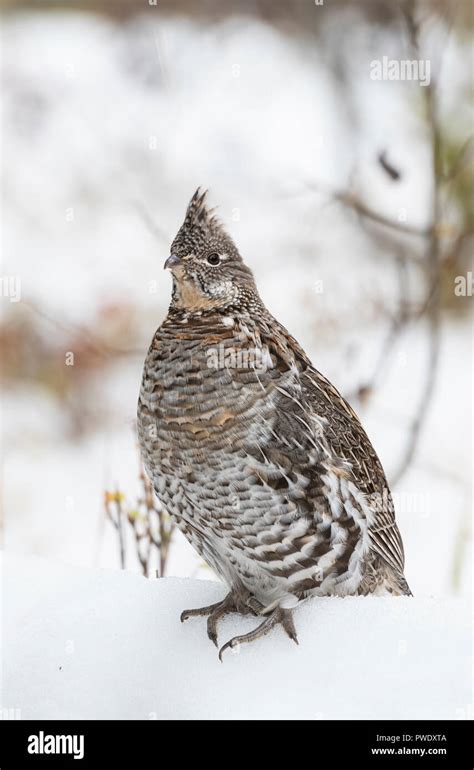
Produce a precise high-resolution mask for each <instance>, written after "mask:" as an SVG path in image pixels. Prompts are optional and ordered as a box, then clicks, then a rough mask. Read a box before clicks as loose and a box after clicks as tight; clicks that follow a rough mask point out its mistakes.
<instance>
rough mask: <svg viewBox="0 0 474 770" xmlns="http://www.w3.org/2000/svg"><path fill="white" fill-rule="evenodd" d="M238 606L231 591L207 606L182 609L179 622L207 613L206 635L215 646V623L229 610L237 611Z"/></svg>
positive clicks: (229, 611)
mask: <svg viewBox="0 0 474 770" xmlns="http://www.w3.org/2000/svg"><path fill="white" fill-rule="evenodd" d="M238 611H239V610H238V608H237V606H236V603H235V599H234V597H233V595H232V592H231V593H228V594H227V596H226V597H225V598H224V599H223V600H222V601H221V602H216V603H215V604H210V605H208V606H207V607H199V608H198V609H195V610H184V611H183V612H182V613H181V623H184V621H185V620H187V619H188V618H192V617H202V616H203V615H208V616H209V617H208V619H207V635H208V637H209V639H210V640H211V642H213V644H215V645H216V647H217V624H218V622H219V620H220V619H221V618H223V617H224V615H228V614H229V613H231V612H238Z"/></svg>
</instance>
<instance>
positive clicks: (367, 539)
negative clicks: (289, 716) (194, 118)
mask: <svg viewBox="0 0 474 770" xmlns="http://www.w3.org/2000/svg"><path fill="white" fill-rule="evenodd" d="M165 266H167V267H170V269H171V270H172V273H173V295H172V301H171V305H170V308H169V312H168V315H167V317H166V319H165V321H164V322H163V324H162V325H161V326H160V327H159V329H158V330H157V332H156V334H155V336H154V338H153V341H152V343H151V346H150V349H149V351H148V355H147V357H146V361H145V367H144V372H143V381H142V386H141V391H140V397H139V404H138V433H139V441H140V447H141V452H142V457H143V461H144V464H145V468H146V471H147V473H148V475H149V477H150V479H151V482H152V484H153V486H154V488H155V491H156V494H157V495H158V497H159V498H160V500H161V501H162V503H163V505H164V506H165V507H166V509H167V510H168V512H169V513H170V515H171V516H172V517H173V518H174V519H175V521H176V523H177V525H178V527H179V528H180V529H181V530H182V532H184V534H185V536H186V537H187V538H188V540H189V541H190V542H191V544H192V545H193V546H194V548H195V549H196V550H197V551H198V552H199V553H200V554H201V555H202V556H203V558H204V559H205V560H206V561H207V562H208V563H209V564H210V565H211V566H212V567H213V568H214V570H215V571H216V572H217V573H218V574H219V575H220V576H221V577H222V579H223V581H224V582H225V583H226V584H227V585H228V587H229V594H228V596H227V597H226V598H225V600H224V601H223V602H222V603H219V604H218V605H215V606H213V607H206V608H202V609H201V610H190V611H185V612H184V613H183V616H182V619H185V618H186V617H189V616H190V615H194V614H209V619H208V633H209V636H210V638H211V639H212V640H213V641H215V642H216V643H217V622H218V620H219V618H220V617H222V615H223V614H225V613H227V612H241V613H243V614H248V613H251V614H254V615H262V616H264V620H263V622H262V623H261V625H260V626H259V627H258V628H257V629H256V631H255V632H252V633H251V634H247V635H245V636H242V637H236V638H235V639H234V640H231V641H230V642H228V643H227V645H224V647H223V648H222V650H223V649H225V648H226V647H228V646H234V645H235V644H237V643H240V642H248V641H251V640H252V639H255V638H258V637H259V636H261V635H262V634H264V633H267V631H269V630H270V629H271V628H272V627H273V626H274V625H275V624H277V623H281V624H282V625H283V627H284V628H285V630H286V631H287V633H288V634H289V636H290V637H291V638H293V639H294V640H295V641H296V633H295V630H294V625H293V621H292V618H291V609H292V608H293V607H295V606H296V605H297V604H298V603H300V602H301V601H302V600H304V599H306V598H308V597H312V596H330V595H338V596H344V595H349V594H351V595H353V594H368V593H386V592H389V593H392V594H409V593H410V591H409V588H408V585H407V583H406V581H405V578H404V575H403V568H404V556H403V546H402V541H401V537H400V533H399V531H398V528H397V525H396V523H395V516H394V508H393V502H392V498H391V495H390V491H389V489H388V485H387V481H386V479H385V474H384V471H383V469H382V466H381V464H380V461H379V459H378V457H377V455H376V453H375V450H374V449H373V447H372V444H371V443H370V441H369V439H368V437H367V435H366V433H365V431H364V429H363V428H362V426H361V424H360V422H359V419H358V417H357V415H356V414H355V412H354V411H353V410H352V408H351V407H350V406H349V404H348V403H347V402H346V401H345V400H344V398H342V396H341V395H340V394H339V393H338V391H337V390H336V389H335V388H334V387H333V386H332V385H331V383H330V382H329V381H328V380H327V379H326V378H325V377H324V376H323V375H322V374H320V373H319V372H318V371H316V369H315V368H314V367H313V366H312V364H311V362H310V361H309V359H308V357H307V356H306V354H305V353H304V351H303V350H302V348H301V347H300V346H299V345H298V343H297V342H296V340H295V339H294V338H293V337H292V336H291V335H290V334H289V333H288V332H287V331H286V329H284V328H283V327H282V326H281V324H279V323H278V321H276V320H275V319H274V318H273V317H272V316H271V315H270V313H269V312H268V310H267V309H266V307H265V306H264V304H263V302H262V300H261V299H260V297H259V295H258V291H257V289H256V286H255V283H254V279H253V276H252V273H251V272H250V270H249V269H248V268H247V267H246V266H245V264H244V263H243V261H242V259H241V257H240V255H239V253H238V251H237V248H236V247H235V245H234V243H233V242H232V240H231V238H230V237H229V236H228V234H227V233H226V232H225V230H224V228H223V227H222V225H221V224H220V223H219V221H218V220H217V218H216V216H215V215H214V213H213V212H210V211H209V210H208V209H207V207H206V194H205V193H201V192H200V191H199V190H198V191H197V192H196V193H195V195H194V196H193V198H192V199H191V202H190V204H189V207H188V210H187V213H186V218H185V221H184V223H183V225H182V227H181V229H180V230H179V232H178V235H177V236H176V238H175V240H174V242H173V245H172V248H171V256H170V258H169V259H168V260H167V262H166V265H165ZM222 650H221V652H222Z"/></svg>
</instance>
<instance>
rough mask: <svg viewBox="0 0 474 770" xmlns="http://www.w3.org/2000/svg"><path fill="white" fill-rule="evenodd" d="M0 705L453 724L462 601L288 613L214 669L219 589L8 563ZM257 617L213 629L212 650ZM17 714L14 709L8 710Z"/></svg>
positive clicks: (352, 602) (348, 603)
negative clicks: (289, 619) (208, 613)
mask: <svg viewBox="0 0 474 770" xmlns="http://www.w3.org/2000/svg"><path fill="white" fill-rule="evenodd" d="M3 578H4V580H3V583H4V589H5V590H4V592H3V596H4V613H3V617H4V624H5V627H4V634H3V640H4V650H3V653H4V662H5V663H4V682H3V697H2V709H19V710H20V711H19V712H18V713H19V714H20V715H21V718H22V719H35V718H47V719H60V718H61V719H73V718H89V719H105V718H111V719H167V718H179V719H197V718H204V719H218V718H223V719H231V718H234V719H243V718H251V719H260V718H270V719H278V718H289V719H293V718H306V719H335V718H342V719H349V718H361V719H373V718H382V719H389V718H393V719H399V718H403V719H415V718H428V719H440V718H445V719H461V718H466V716H467V715H468V714H469V713H470V709H471V707H470V706H469V704H470V703H472V697H471V689H470V667H471V651H470V621H469V618H470V613H469V606H468V603H466V602H464V601H463V600H460V599H449V600H447V599H443V600H435V599H425V598H423V599H417V598H413V599H411V598H387V599H385V598H373V597H370V598H347V599H323V600H315V601H313V602H308V603H306V604H305V605H304V606H302V607H301V608H300V609H299V610H298V611H297V613H296V617H295V620H296V625H297V629H298V633H299V640H300V645H299V646H298V647H297V646H296V645H294V644H293V643H292V642H290V640H289V639H288V638H287V637H286V636H285V635H284V633H283V632H282V631H280V630H278V631H275V632H273V633H272V634H271V635H270V636H268V637H266V638H265V639H262V640H260V641H259V642H257V643H254V644H253V645H249V646H245V647H242V648H241V649H240V652H239V654H236V653H232V652H230V651H229V653H228V654H227V655H226V656H225V658H224V662H223V663H222V664H221V663H220V662H219V660H218V657H217V650H216V649H215V647H214V646H213V645H212V644H211V642H210V641H209V640H208V639H207V636H206V631H205V621H204V620H203V619H201V618H198V619H191V620H188V621H187V622H186V623H185V624H184V625H181V624H180V622H179V615H180V612H181V610H182V609H184V608H188V607H193V606H201V605H204V604H207V603H211V602H214V601H216V600H218V599H219V598H220V597H222V596H223V595H224V593H225V589H224V587H223V586H222V585H220V584H218V583H212V582H205V581H201V580H200V581H198V580H190V579H178V578H164V579H161V580H157V579H153V580H152V579H148V580H147V579H145V578H143V577H140V576H138V575H136V574H131V573H128V572H120V571H112V570H94V569H84V568H76V567H69V566H65V565H61V564H58V563H53V562H47V561H45V560H42V559H36V558H28V559H25V558H24V557H12V556H10V555H9V556H5V557H4V559H3ZM254 624H255V620H250V619H246V618H238V617H235V616H234V617H231V618H228V619H225V620H224V621H223V623H222V627H221V632H220V641H221V643H223V642H225V641H227V639H229V638H230V637H231V636H233V635H235V634H238V633H242V632H243V631H245V630H248V629H250V628H251V627H252V626H253V625H254ZM15 713H17V712H15Z"/></svg>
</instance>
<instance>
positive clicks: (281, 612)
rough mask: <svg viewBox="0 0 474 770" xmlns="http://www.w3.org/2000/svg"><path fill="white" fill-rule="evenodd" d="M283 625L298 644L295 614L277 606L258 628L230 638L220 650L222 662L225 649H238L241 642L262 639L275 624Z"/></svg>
mask: <svg viewBox="0 0 474 770" xmlns="http://www.w3.org/2000/svg"><path fill="white" fill-rule="evenodd" d="M279 625H280V626H283V629H284V630H285V631H286V633H287V634H288V636H289V637H290V639H293V641H294V642H295V643H296V644H298V637H297V635H296V629H295V624H294V622H293V615H292V611H291V610H285V609H283V608H282V607H277V608H276V609H275V610H273V612H272V613H271V615H269V616H268V617H267V618H265V620H264V621H263V623H260V625H259V626H257V628H255V629H254V630H253V631H250V632H249V633H248V634H242V636H234V637H233V639H229V641H228V642H226V644H224V645H223V647H221V649H220V650H219V660H220V661H221V662H222V655H223V653H224V652H225V650H228V649H231V650H235V649H238V648H239V646H240V645H241V644H247V643H248V642H254V641H255V640H256V639H260V638H261V637H262V636H265V635H266V634H268V633H269V631H271V630H272V628H274V627H275V626H279Z"/></svg>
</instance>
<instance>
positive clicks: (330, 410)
mask: <svg viewBox="0 0 474 770" xmlns="http://www.w3.org/2000/svg"><path fill="white" fill-rule="evenodd" d="M260 330H261V335H262V341H263V342H264V343H265V344H266V345H268V347H269V349H270V353H271V355H272V358H273V359H274V365H275V363H276V366H277V368H279V369H280V370H281V371H284V370H285V367H286V368H290V367H296V368H297V370H298V378H299V383H300V386H301V390H300V392H298V393H297V395H296V398H295V397H293V401H292V402H290V401H289V399H288V397H285V396H284V394H281V396H280V404H281V405H282V406H283V410H284V419H283V420H282V421H281V425H282V427H283V428H284V430H285V432H286V434H287V435H288V434H289V433H290V431H291V429H293V431H296V434H297V435H299V436H300V437H301V435H302V432H303V431H305V430H306V431H308V430H312V431H314V439H315V440H316V441H319V442H322V443H323V445H325V446H326V449H327V450H329V452H330V455H331V456H332V457H333V459H334V463H335V465H336V466H337V464H338V463H340V464H341V466H343V467H344V468H349V473H350V475H351V477H352V479H351V480H352V481H353V483H354V484H355V486H356V487H357V488H358V489H359V490H360V491H361V492H362V493H363V494H364V495H365V497H366V500H368V501H369V503H370V505H371V508H372V509H373V512H374V517H373V520H372V522H371V524H370V526H369V535H370V538H371V541H372V547H373V549H374V551H376V552H377V553H378V554H379V555H380V556H381V557H382V558H383V559H384V561H385V562H387V563H388V564H389V565H390V566H391V567H392V568H393V569H394V570H395V572H396V573H401V574H403V568H404V552H403V544H402V539H401V536H400V532H399V530H398V527H397V525H396V522H395V510H394V505H393V500H392V496H391V494H390V489H389V487H388V483H387V480H386V477H385V473H384V470H383V467H382V464H381V462H380V460H379V458H378V456H377V454H376V452H375V450H374V448H373V446H372V444H371V442H370V440H369V438H368V436H367V434H366V432H365V430H364V428H363V427H362V425H361V423H360V420H359V418H358V416H357V414H356V413H355V412H354V410H353V409H352V407H351V406H350V405H349V404H348V403H347V401H346V400H345V399H344V398H343V397H342V396H341V394H340V393H339V392H338V390H337V389H336V388H335V387H334V386H333V385H332V384H331V383H330V382H329V380H327V379H326V378H325V377H324V376H323V375H322V374H320V373H319V372H318V371H317V370H316V369H314V367H313V366H312V364H311V362H310V360H309V359H308V357H307V356H306V354H305V352H304V351H303V349H302V348H301V347H300V345H299V344H298V342H297V341H296V340H295V339H294V338H293V337H292V336H291V335H290V334H289V333H288V332H287V331H286V329H284V328H283V327H282V326H281V325H280V324H279V323H278V322H277V321H274V322H273V319H272V322H271V323H266V322H265V321H262V323H261V324H260ZM291 423H292V425H291ZM304 426H306V428H305V427H304ZM308 438H309V443H308V446H309V445H310V443H311V436H309V437H308Z"/></svg>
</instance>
